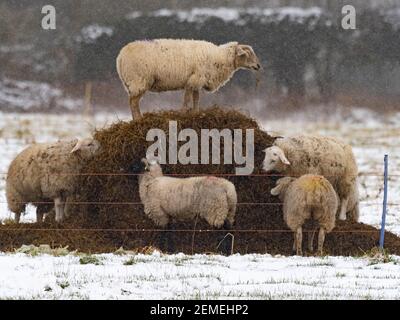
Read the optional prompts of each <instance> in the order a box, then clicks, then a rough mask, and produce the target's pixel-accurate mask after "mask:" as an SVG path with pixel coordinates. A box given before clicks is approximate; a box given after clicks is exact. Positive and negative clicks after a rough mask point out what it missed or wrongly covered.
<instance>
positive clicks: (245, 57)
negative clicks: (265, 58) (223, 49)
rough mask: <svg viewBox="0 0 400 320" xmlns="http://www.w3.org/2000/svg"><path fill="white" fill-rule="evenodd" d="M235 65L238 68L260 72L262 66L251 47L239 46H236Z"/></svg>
mask: <svg viewBox="0 0 400 320" xmlns="http://www.w3.org/2000/svg"><path fill="white" fill-rule="evenodd" d="M235 65H236V67H237V68H244V69H251V70H260V69H261V64H260V60H258V58H257V56H256V54H255V53H254V50H253V48H252V47H251V46H247V45H243V44H238V45H237V46H236V56H235Z"/></svg>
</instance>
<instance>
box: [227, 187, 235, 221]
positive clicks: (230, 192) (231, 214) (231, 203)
mask: <svg viewBox="0 0 400 320" xmlns="http://www.w3.org/2000/svg"><path fill="white" fill-rule="evenodd" d="M226 196H227V197H226V198H227V202H228V217H227V220H228V222H229V223H230V224H233V223H234V218H235V213H236V205H237V194H236V189H235V186H234V185H233V184H232V183H229V184H228V186H227V188H226Z"/></svg>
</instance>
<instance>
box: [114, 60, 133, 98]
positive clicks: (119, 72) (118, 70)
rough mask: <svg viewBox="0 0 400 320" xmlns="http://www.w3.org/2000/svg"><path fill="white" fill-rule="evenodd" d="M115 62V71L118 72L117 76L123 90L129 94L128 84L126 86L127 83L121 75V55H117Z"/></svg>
mask: <svg viewBox="0 0 400 320" xmlns="http://www.w3.org/2000/svg"><path fill="white" fill-rule="evenodd" d="M116 63H117V73H118V76H119V78H120V79H121V82H122V84H123V85H124V88H125V90H126V91H127V92H128V94H130V92H129V86H128V84H127V83H126V82H125V80H124V77H123V75H122V56H121V54H119V55H118V57H117V61H116Z"/></svg>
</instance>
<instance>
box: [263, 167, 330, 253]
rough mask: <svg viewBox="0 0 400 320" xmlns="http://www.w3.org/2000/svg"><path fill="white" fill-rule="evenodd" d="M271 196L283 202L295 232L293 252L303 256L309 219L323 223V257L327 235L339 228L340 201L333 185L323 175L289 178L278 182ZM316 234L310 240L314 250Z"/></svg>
mask: <svg viewBox="0 0 400 320" xmlns="http://www.w3.org/2000/svg"><path fill="white" fill-rule="evenodd" d="M271 194H272V195H274V196H279V198H280V200H281V201H283V218H284V220H285V222H286V224H287V225H288V227H289V228H290V229H291V230H292V231H293V233H294V242H293V251H296V254H297V255H302V237H303V235H302V226H303V224H304V223H305V221H306V220H308V219H312V220H313V221H316V222H318V223H319V234H318V252H319V254H320V255H322V249H323V245H324V241H325V234H326V233H329V232H331V231H332V229H333V228H334V227H335V221H336V211H337V209H338V199H337V194H336V192H335V190H334V189H333V186H332V185H331V184H330V182H329V181H328V180H327V179H326V178H324V177H323V176H320V175H312V174H306V175H303V176H301V177H300V178H293V177H285V178H281V179H279V180H278V181H277V183H276V187H275V188H273V189H272V190H271ZM314 233H315V231H313V232H312V233H311V235H310V236H309V237H308V240H309V250H310V252H312V251H313V240H314Z"/></svg>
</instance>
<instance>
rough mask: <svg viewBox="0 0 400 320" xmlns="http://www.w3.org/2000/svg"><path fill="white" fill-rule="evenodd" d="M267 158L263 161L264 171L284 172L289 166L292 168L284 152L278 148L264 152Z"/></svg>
mask: <svg viewBox="0 0 400 320" xmlns="http://www.w3.org/2000/svg"><path fill="white" fill-rule="evenodd" d="M264 153H265V158H264V161H263V170H264V171H266V172H271V171H277V172H282V171H284V170H285V168H286V167H287V166H290V162H289V160H288V159H287V158H286V155H285V153H284V152H283V150H282V149H281V148H279V147H277V146H272V147H269V148H267V149H265V150H264Z"/></svg>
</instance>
